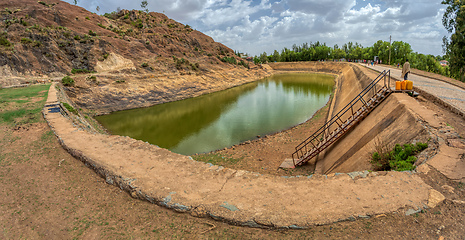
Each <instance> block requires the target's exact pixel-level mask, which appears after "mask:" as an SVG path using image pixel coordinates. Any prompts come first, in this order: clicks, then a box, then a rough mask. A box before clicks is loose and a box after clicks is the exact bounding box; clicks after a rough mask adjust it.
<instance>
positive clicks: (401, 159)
mask: <svg viewBox="0 0 465 240" xmlns="http://www.w3.org/2000/svg"><path fill="white" fill-rule="evenodd" d="M427 147H428V144H427V143H421V142H418V143H416V144H404V145H402V146H401V145H400V144H396V145H395V146H394V149H393V150H392V151H387V146H386V145H381V146H380V145H378V146H377V147H375V148H376V149H378V151H375V152H373V153H372V155H371V159H372V160H371V163H372V164H373V166H374V167H375V170H377V171H389V170H395V171H411V170H414V169H415V165H414V163H415V162H416V161H417V158H416V157H415V155H416V154H417V153H419V152H421V151H423V150H424V149H426V148H427Z"/></svg>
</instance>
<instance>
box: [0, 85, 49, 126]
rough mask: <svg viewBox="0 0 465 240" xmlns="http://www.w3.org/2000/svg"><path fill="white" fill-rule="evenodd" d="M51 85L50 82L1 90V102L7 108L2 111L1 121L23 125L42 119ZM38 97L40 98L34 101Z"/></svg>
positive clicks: (0, 114)
mask: <svg viewBox="0 0 465 240" xmlns="http://www.w3.org/2000/svg"><path fill="white" fill-rule="evenodd" d="M49 87H50V84H47V85H35V86H29V87H25V88H14V89H2V90H0V104H1V107H2V108H3V109H6V111H2V112H0V123H6V124H16V125H21V124H26V123H34V122H38V121H40V119H41V114H40V112H41V111H42V108H43V106H44V103H45V101H46V98H47V95H48V91H47V90H48V88H49ZM37 97H38V98H39V99H40V100H39V101H37V100H35V101H33V98H37ZM16 104H20V107H19V108H18V107H16ZM10 108H12V109H11V110H10Z"/></svg>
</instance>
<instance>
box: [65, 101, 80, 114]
mask: <svg viewBox="0 0 465 240" xmlns="http://www.w3.org/2000/svg"><path fill="white" fill-rule="evenodd" d="M63 106H64V107H65V108H66V109H68V111H69V112H70V113H74V114H78V111H77V110H76V109H75V108H73V106H71V105H69V104H68V103H65V102H64V103H63Z"/></svg>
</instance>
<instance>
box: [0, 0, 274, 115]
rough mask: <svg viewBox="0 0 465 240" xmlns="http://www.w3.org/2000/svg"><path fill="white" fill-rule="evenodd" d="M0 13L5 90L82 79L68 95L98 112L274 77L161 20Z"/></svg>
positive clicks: (17, 8)
mask: <svg viewBox="0 0 465 240" xmlns="http://www.w3.org/2000/svg"><path fill="white" fill-rule="evenodd" d="M0 11H1V12H0V13H1V22H0V76H1V77H2V80H1V81H0V83H1V85H2V86H6V85H14V84H21V83H24V82H30V81H34V80H35V79H37V78H45V79H47V78H53V77H55V80H60V79H61V78H62V77H64V76H65V75H68V74H71V73H75V74H71V78H72V79H73V80H74V81H75V83H74V84H71V85H70V86H68V88H67V90H68V93H69V95H70V96H71V98H72V99H73V100H74V101H75V103H76V104H78V105H79V107H80V108H83V109H89V110H93V111H95V113H104V112H110V111H115V110H121V109H128V108H134V107H141V106H149V105H153V104H157V103H163V102H168V101H173V100H178V99H183V98H187V97H192V96H197V95H201V94H204V93H208V92H212V91H218V90H222V89H225V88H229V87H232V86H236V85H239V84H243V83H246V82H250V81H254V80H257V79H259V78H262V77H264V76H267V75H269V73H267V72H266V71H265V70H263V69H261V68H260V67H258V66H256V65H254V64H253V63H251V62H247V61H246V60H243V59H241V58H239V57H238V56H236V55H235V53H234V51H233V50H231V49H230V48H228V47H226V46H224V45H223V44H221V43H217V42H215V41H214V40H213V39H212V38H211V37H209V36H206V35H204V34H203V33H201V32H199V31H196V30H194V29H193V28H192V27H191V26H188V25H184V24H181V23H178V22H176V21H174V20H172V19H169V18H168V17H166V16H165V15H163V14H161V13H153V12H152V13H145V12H142V11H135V10H132V11H128V10H121V11H120V12H113V13H109V14H105V15H104V16H100V15H97V14H94V13H91V12H89V11H87V10H85V9H83V8H80V7H77V6H74V5H71V4H68V3H66V2H62V1H56V0H47V1H39V2H37V1H35V0H17V1H2V2H0ZM73 70H74V71H73Z"/></svg>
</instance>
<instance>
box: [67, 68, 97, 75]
mask: <svg viewBox="0 0 465 240" xmlns="http://www.w3.org/2000/svg"><path fill="white" fill-rule="evenodd" d="M91 72H92V71H89V70H87V69H76V68H73V70H71V73H72V74H80V73H91Z"/></svg>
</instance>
